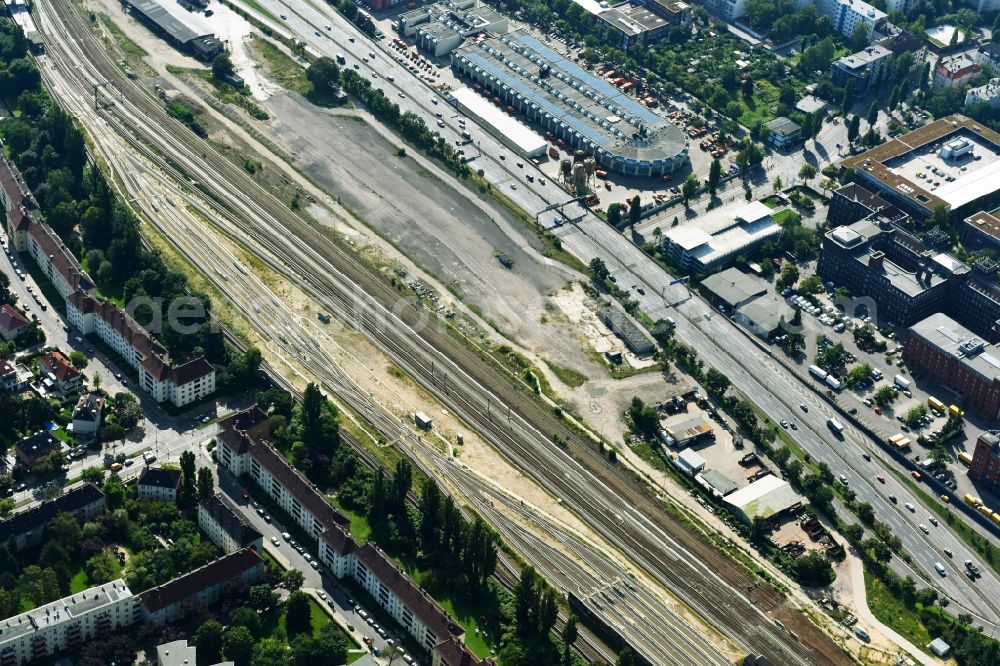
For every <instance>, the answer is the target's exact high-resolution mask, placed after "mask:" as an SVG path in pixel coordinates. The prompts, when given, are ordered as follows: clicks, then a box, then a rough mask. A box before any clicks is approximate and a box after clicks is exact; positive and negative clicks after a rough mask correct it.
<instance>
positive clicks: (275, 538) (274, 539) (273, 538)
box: [271, 537, 281, 546]
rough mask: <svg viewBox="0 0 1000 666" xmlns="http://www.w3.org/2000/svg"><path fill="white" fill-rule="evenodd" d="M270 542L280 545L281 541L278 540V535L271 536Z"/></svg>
mask: <svg viewBox="0 0 1000 666" xmlns="http://www.w3.org/2000/svg"><path fill="white" fill-rule="evenodd" d="M271 543H273V544H274V545H275V546H280V545H281V542H280V541H278V537H271Z"/></svg>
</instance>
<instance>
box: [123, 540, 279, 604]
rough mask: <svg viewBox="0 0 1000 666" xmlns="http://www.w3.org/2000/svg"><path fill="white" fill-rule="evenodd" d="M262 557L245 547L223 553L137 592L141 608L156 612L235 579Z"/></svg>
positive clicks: (261, 561)
mask: <svg viewBox="0 0 1000 666" xmlns="http://www.w3.org/2000/svg"><path fill="white" fill-rule="evenodd" d="M263 563H264V559H263V558H262V557H261V556H260V555H259V554H258V553H257V551H256V550H254V549H253V548H244V549H243V550H238V551H236V552H235V553H232V554H231V555H225V556H223V557H220V558H219V559H217V560H215V561H213V562H209V563H208V564H206V565H205V566H203V567H201V568H199V569H195V570H194V571H192V572H191V573H188V574H184V575H183V576H179V577H177V578H174V579H173V580H171V581H169V582H167V583H164V584H163V585H160V586H159V587H154V588H151V589H149V590H146V591H145V592H140V593H139V599H140V600H141V601H142V606H143V608H145V609H146V611H147V612H149V613H155V612H157V611H159V610H163V609H164V608H167V607H168V606H172V605H174V604H176V603H180V602H182V601H184V600H185V599H190V598H191V597H193V596H194V595H196V594H198V593H199V592H201V591H202V590H206V589H208V588H210V587H213V586H215V585H218V584H220V583H226V582H229V581H231V580H234V579H236V578H237V577H238V576H241V575H243V574H244V573H246V572H247V571H250V570H251V569H253V568H254V567H256V566H258V565H262V564H263Z"/></svg>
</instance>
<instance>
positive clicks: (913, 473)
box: [910, 470, 924, 481]
mask: <svg viewBox="0 0 1000 666" xmlns="http://www.w3.org/2000/svg"><path fill="white" fill-rule="evenodd" d="M910 476H912V477H913V478H914V479H916V480H917V481H919V480H920V479H922V478H923V476H924V475H923V474H921V473H920V472H918V471H917V470H913V471H912V472H910Z"/></svg>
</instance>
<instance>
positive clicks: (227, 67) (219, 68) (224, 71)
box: [212, 51, 236, 81]
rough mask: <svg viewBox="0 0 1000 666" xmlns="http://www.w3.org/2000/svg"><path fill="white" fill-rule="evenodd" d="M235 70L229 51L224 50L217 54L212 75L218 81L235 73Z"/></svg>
mask: <svg viewBox="0 0 1000 666" xmlns="http://www.w3.org/2000/svg"><path fill="white" fill-rule="evenodd" d="M235 71H236V70H235V69H234V68H233V60H232V58H230V57H229V52H228V51H223V52H222V53H220V54H219V55H217V56H215V60H213V61H212V77H213V78H214V79H216V80H217V81H221V80H223V78H225V77H226V76H228V75H231V74H233V73H234V72H235Z"/></svg>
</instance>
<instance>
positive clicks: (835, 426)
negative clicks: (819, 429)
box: [826, 419, 844, 437]
mask: <svg viewBox="0 0 1000 666" xmlns="http://www.w3.org/2000/svg"><path fill="white" fill-rule="evenodd" d="M826 427H827V428H829V429H830V431H831V432H832V433H833V434H834V435H837V436H838V437H843V435H844V426H843V425H841V423H840V421H838V420H837V419H827V422H826Z"/></svg>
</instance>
